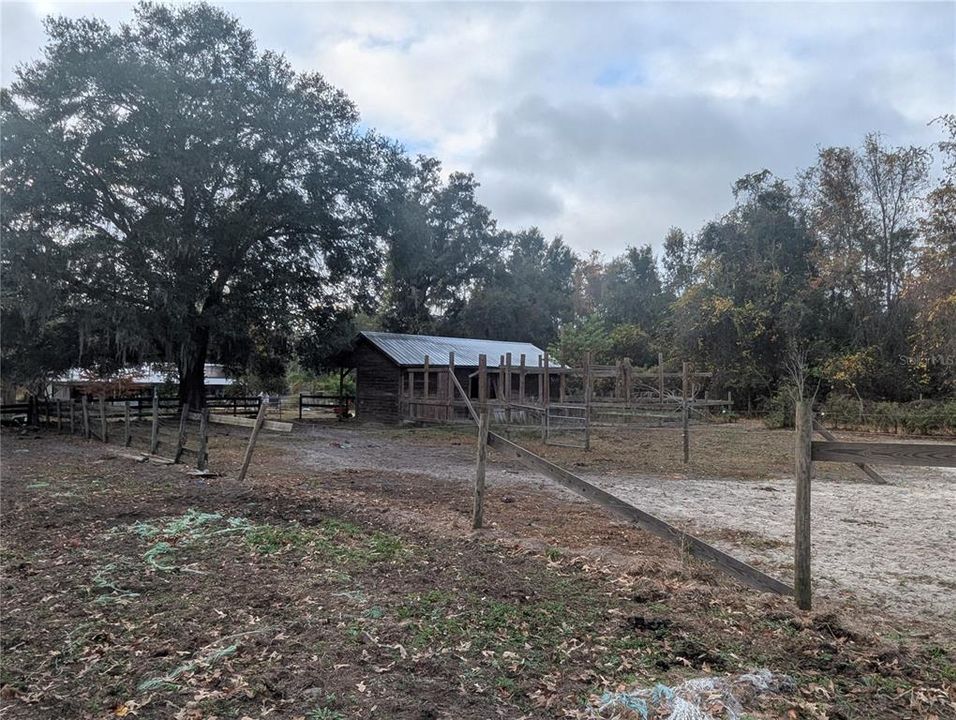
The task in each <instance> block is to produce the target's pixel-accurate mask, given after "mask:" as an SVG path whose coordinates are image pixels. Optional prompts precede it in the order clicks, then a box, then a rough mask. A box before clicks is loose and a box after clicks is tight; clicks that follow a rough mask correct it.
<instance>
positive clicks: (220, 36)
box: [2, 4, 405, 405]
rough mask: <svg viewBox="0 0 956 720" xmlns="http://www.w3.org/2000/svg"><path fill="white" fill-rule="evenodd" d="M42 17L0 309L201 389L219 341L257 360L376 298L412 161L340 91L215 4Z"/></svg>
mask: <svg viewBox="0 0 956 720" xmlns="http://www.w3.org/2000/svg"><path fill="white" fill-rule="evenodd" d="M46 29H47V33H48V35H49V42H48V44H47V46H46V49H45V52H44V57H43V59H42V60H39V61H37V62H35V63H33V64H32V65H29V66H27V67H25V68H22V69H21V70H20V71H19V72H18V75H17V78H16V80H15V81H14V82H13V84H12V85H11V87H10V88H9V90H4V92H3V97H2V113H3V116H2V120H3V137H2V142H3V147H4V153H3V181H2V182H3V194H4V205H3V214H2V229H3V233H4V248H3V263H4V276H5V283H4V298H3V300H4V302H3V309H4V314H5V318H4V325H5V326H6V325H7V320H8V319H12V318H14V317H16V318H19V319H18V321H17V323H19V324H18V325H16V326H15V329H16V331H17V332H18V333H20V337H19V339H20V340H21V341H23V340H28V339H29V338H30V337H34V338H36V339H37V340H38V341H41V342H42V343H43V344H49V343H56V344H63V343H64V342H66V343H67V344H69V341H64V340H63V339H62V338H61V337H60V333H63V332H66V333H72V334H74V335H77V336H78V338H79V340H78V341H77V343H76V348H75V349H76V353H75V354H74V353H69V354H66V355H65V356H64V357H63V358H62V359H61V362H77V361H79V362H84V361H85V360H89V359H91V357H92V356H88V355H87V354H86V350H87V345H90V347H95V352H98V353H100V355H101V356H102V357H107V356H112V357H116V358H123V359H134V358H143V359H147V358H157V359H164V360H168V361H172V362H175V363H176V365H177V367H178V368H179V375H180V387H181V392H182V394H183V398H184V399H186V400H188V401H189V402H190V403H191V404H193V405H198V404H201V402H202V396H203V393H202V378H203V375H202V373H203V363H204V362H205V360H206V358H207V357H208V356H209V355H210V354H212V355H213V356H215V357H217V358H219V359H221V360H223V361H225V362H226V363H229V364H242V363H244V362H245V361H246V359H247V358H249V357H250V356H251V355H253V354H254V353H255V350H256V346H257V345H264V344H268V343H269V342H270V341H271V340H272V339H273V338H275V337H276V336H277V335H279V334H285V333H291V332H292V331H295V330H298V331H303V330H304V329H305V328H307V327H308V326H309V323H310V320H311V318H312V315H313V314H314V313H320V314H325V313H326V312H327V309H328V308H329V307H336V308H338V309H341V310H343V311H346V310H348V308H349V307H350V304H351V303H354V302H361V301H363V300H367V299H368V280H369V279H370V278H372V277H373V276H374V274H375V272H376V271H377V268H378V263H377V250H378V248H377V245H378V243H379V242H380V241H381V240H382V238H384V237H386V236H387V234H388V228H389V227H390V222H391V221H390V209H391V196H392V194H393V193H395V192H397V191H398V188H399V187H400V186H401V183H400V182H398V178H399V177H401V175H402V174H403V173H404V172H405V170H404V168H403V164H404V163H405V161H404V158H403V157H402V156H401V155H400V153H398V152H397V151H396V149H395V147H394V146H393V145H392V144H391V143H389V142H388V141H386V140H385V139H383V138H380V137H378V136H376V135H374V134H372V133H367V132H361V131H360V129H359V126H358V113H357V111H356V109H355V107H354V106H353V104H352V103H351V102H350V101H349V100H348V98H347V97H346V96H345V95H344V94H343V93H342V92H340V91H339V90H337V89H335V88H333V87H332V86H330V85H329V84H328V83H327V82H326V81H325V80H324V79H323V78H322V77H321V76H320V75H318V74H315V73H296V72H295V71H294V70H293V69H292V68H291V66H290V65H289V63H288V62H287V61H286V60H285V59H284V58H283V57H282V56H279V55H276V54H275V53H271V52H260V51H258V50H257V48H256V45H255V42H254V41H253V38H252V36H251V34H250V33H249V32H248V31H247V30H245V29H243V28H242V27H240V25H239V24H238V22H237V21H236V20H235V19H234V18H232V17H231V16H229V15H228V14H226V13H225V12H223V11H221V10H219V9H216V8H213V7H212V6H210V5H206V4H199V5H188V6H181V7H169V6H164V5H152V4H142V5H140V6H138V7H137V9H136V12H135V17H134V20H133V21H132V23H130V24H129V25H123V26H121V27H120V28H118V29H115V30H114V29H111V28H110V27H109V26H108V25H106V24H105V23H103V22H100V21H97V20H89V19H81V20H68V19H64V18H58V19H50V20H48V21H47V23H46ZM38 278H42V280H41V282H42V283H43V285H44V288H45V293H37V292H36V288H31V287H30V285H31V283H33V282H35V281H36V280H37V279H38ZM31 290H32V292H31ZM38 297H39V298H41V299H42V301H41V302H37V298H38ZM94 336H95V337H96V338H97V340H98V342H96V343H92V344H91V343H86V342H84V339H85V338H90V337H94ZM4 345H5V346H6V343H4ZM18 345H19V344H18ZM32 352H33V353H36V352H38V350H34V351H32ZM29 356H30V352H28V351H24V350H19V349H18V351H17V352H16V353H14V354H11V355H8V356H6V357H5V360H6V361H7V363H8V366H7V368H6V369H7V370H8V371H9V370H11V369H14V370H15V371H18V372H21V373H26V372H27V366H26V364H24V363H23V361H22V360H20V361H19V365H17V362H18V359H20V358H27V357H29ZM10 365H14V367H13V368H11V367H10ZM21 367H22V370H21V369H20V368H21Z"/></svg>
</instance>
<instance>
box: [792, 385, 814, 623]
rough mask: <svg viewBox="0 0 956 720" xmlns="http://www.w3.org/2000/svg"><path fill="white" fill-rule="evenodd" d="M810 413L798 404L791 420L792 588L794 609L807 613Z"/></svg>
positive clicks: (802, 402)
mask: <svg viewBox="0 0 956 720" xmlns="http://www.w3.org/2000/svg"><path fill="white" fill-rule="evenodd" d="M812 418H813V411H812V410H811V408H810V401H809V400H800V401H798V402H797V408H796V417H795V419H794V426H795V433H794V472H795V474H796V492H797V496H796V501H795V503H794V506H795V518H794V526H793V527H794V537H793V587H794V596H795V597H796V599H797V607H799V608H800V609H801V610H809V609H810V605H811V589H810V480H811V477H812V475H813V461H812V459H811V455H810V437H811V435H812V434H813V433H812V430H811V427H812V422H813V421H812Z"/></svg>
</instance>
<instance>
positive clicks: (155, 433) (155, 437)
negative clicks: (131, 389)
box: [149, 388, 159, 455]
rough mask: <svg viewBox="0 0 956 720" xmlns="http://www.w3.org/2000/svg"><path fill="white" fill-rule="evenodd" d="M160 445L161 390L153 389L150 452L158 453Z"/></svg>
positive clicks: (152, 453)
mask: <svg viewBox="0 0 956 720" xmlns="http://www.w3.org/2000/svg"><path fill="white" fill-rule="evenodd" d="M158 447H159V390H156V389H155V388H154V389H153V425H152V427H151V428H150V431H149V452H150V454H151V455H155V454H156V450H157V448H158Z"/></svg>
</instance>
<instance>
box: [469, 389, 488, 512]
mask: <svg viewBox="0 0 956 720" xmlns="http://www.w3.org/2000/svg"><path fill="white" fill-rule="evenodd" d="M488 424H489V412H488V405H487V404H485V405H482V407H481V415H480V416H479V421H478V462H477V466H476V468H475V497H474V505H473V507H472V513H471V527H472V529H473V530H478V529H479V528H480V527H481V525H482V520H483V517H484V506H485V462H486V460H487V453H488Z"/></svg>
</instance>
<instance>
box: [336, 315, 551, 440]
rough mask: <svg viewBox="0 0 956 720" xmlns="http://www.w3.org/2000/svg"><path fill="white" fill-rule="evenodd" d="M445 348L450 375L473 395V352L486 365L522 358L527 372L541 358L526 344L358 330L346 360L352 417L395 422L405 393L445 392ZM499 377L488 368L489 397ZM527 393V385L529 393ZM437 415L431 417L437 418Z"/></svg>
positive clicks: (517, 361) (475, 392)
mask: <svg viewBox="0 0 956 720" xmlns="http://www.w3.org/2000/svg"><path fill="white" fill-rule="evenodd" d="M449 353H454V363H455V366H454V372H455V377H456V378H457V379H458V382H459V383H460V384H461V386H462V388H464V389H466V391H467V392H468V393H469V395H470V396H471V397H477V396H478V384H477V378H475V377H473V374H474V372H475V370H476V369H477V368H478V357H479V355H484V356H486V358H487V363H488V368H490V369H491V368H493V369H498V368H499V366H500V365H501V363H502V362H503V361H504V362H507V359H510V360H511V362H512V363H513V365H514V366H515V367H516V368H517V367H519V366H520V364H521V362H522V360H523V361H524V363H525V365H526V367H527V368H528V369H529V371H531V369H533V370H535V371H537V370H538V368H539V366H540V365H541V364H542V363H543V362H544V359H545V352H544V351H543V350H541V349H540V348H538V347H536V346H535V345H532V344H531V343H524V342H507V341H503V340H479V339H476V338H452V337H437V336H433V335H403V334H398V333H385V332H362V333H360V334H359V336H358V338H357V339H356V342H355V349H354V350H353V352H352V355H351V361H350V363H349V364H350V365H351V367H352V368H353V369H354V371H355V410H356V417H357V418H359V419H360V420H366V421H370V422H382V423H399V422H401V421H402V420H403V419H405V415H406V414H407V398H409V397H411V395H412V394H414V395H415V396H416V397H418V396H421V395H422V394H424V393H427V396H428V397H435V398H442V397H445V398H447V397H449V390H450V389H449V388H448V387H447V385H448V373H447V369H448V360H449ZM426 369H427V370H439V371H442V370H444V371H445V372H438V373H431V376H432V377H429V373H428V372H426ZM555 370H557V368H555ZM538 372H540V371H538ZM515 377H517V376H515ZM555 377H557V374H556V373H555ZM499 382H500V380H499V376H498V374H496V373H492V374H491V377H490V380H489V384H490V389H489V392H490V397H496V396H497V394H498V393H499V388H498V383H499ZM533 393H534V391H533V390H531V389H529V394H533ZM403 400H405V401H406V402H403ZM438 410H442V408H438ZM437 415H438V413H436V418H435V419H441V418H439V417H437Z"/></svg>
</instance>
